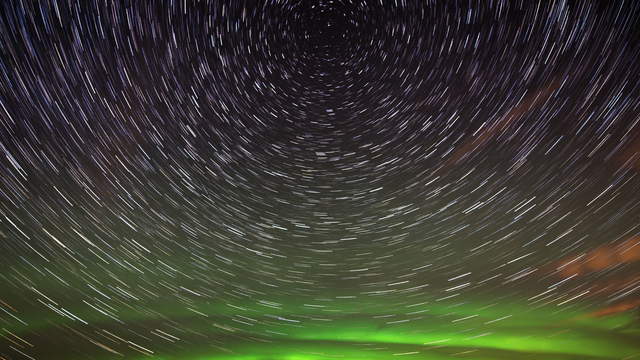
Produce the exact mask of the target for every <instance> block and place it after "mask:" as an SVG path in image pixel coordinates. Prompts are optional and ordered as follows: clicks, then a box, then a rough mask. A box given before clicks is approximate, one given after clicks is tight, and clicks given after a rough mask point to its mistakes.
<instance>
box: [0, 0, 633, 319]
mask: <svg viewBox="0 0 640 360" xmlns="http://www.w3.org/2000/svg"><path fill="white" fill-rule="evenodd" d="M0 7H1V8H0V9H1V10H0V230H1V231H2V233H1V234H0V236H1V239H0V240H1V241H0V261H1V262H2V264H6V269H7V270H6V271H4V270H3V273H2V276H1V277H0V284H1V285H2V286H1V288H2V291H1V292H2V293H3V294H5V295H3V296H6V297H7V298H12V299H14V298H15V299H22V300H21V301H24V302H26V303H29V304H32V305H33V306H34V307H36V306H40V305H39V304H38V303H36V302H35V300H34V298H33V296H34V295H33V291H32V290H31V289H32V287H36V288H38V287H39V286H48V287H49V288H50V290H49V291H50V292H49V293H48V296H49V297H50V298H51V299H53V300H54V299H65V298H66V299H69V298H74V299H76V300H77V301H80V300H82V299H85V298H89V297H90V296H92V295H89V293H87V291H90V290H87V288H86V284H93V285H94V286H95V287H98V286H102V285H104V286H103V287H104V289H103V291H104V292H109V293H110V294H112V295H113V296H120V295H118V292H110V291H111V290H109V289H112V288H110V287H109V286H108V285H105V284H107V283H109V281H112V282H114V283H115V282H116V280H114V279H113V278H111V279H110V280H104V278H105V274H107V273H109V272H111V273H112V274H120V275H118V276H117V277H118V279H119V280H120V281H123V282H125V283H127V284H128V285H129V286H130V287H131V288H130V292H131V293H132V294H133V295H134V296H136V297H137V298H139V299H146V298H147V297H149V296H151V295H149V293H147V292H145V291H143V290H141V288H140V287H137V285H140V286H142V285H144V288H145V289H150V290H151V291H152V292H153V291H155V292H157V293H163V294H166V296H169V297H171V296H178V295H179V293H180V290H179V289H180V287H181V286H185V287H190V288H191V289H194V291H197V292H200V293H201V295H203V296H207V297H210V298H212V299H214V298H215V299H233V298H236V297H240V298H249V299H251V298H252V297H253V296H255V294H256V293H255V292H259V293H261V294H266V295H265V298H268V297H269V296H271V295H273V296H274V297H275V296H289V295H290V296H295V297H300V298H303V297H309V298H319V297H323V296H327V294H342V295H344V296H355V297H359V298H361V299H363V300H366V301H370V302H375V296H377V295H379V294H396V295H407V296H422V295H424V296H429V297H432V298H438V297H445V296H450V295H452V294H456V295H457V296H461V297H462V296H465V295H474V294H475V295H478V294H481V295H485V296H496V297H498V296H501V295H502V294H510V293H516V294H522V297H523V298H525V299H526V298H528V297H529V296H530V295H529V294H534V295H535V294H537V293H539V292H541V291H546V289H547V288H548V286H549V285H550V283H549V282H550V281H552V280H549V279H547V280H545V277H544V275H545V274H541V272H540V271H536V269H539V268H542V267H544V266H545V264H548V263H549V262H553V261H556V260H558V259H562V258H564V257H566V256H569V255H571V254H575V253H579V252H581V251H586V250H588V249H591V248H593V247H594V246H597V245H601V244H605V243H615V242H617V241H621V240H625V239H628V238H631V237H633V236H636V235H638V232H639V230H638V226H639V225H640V223H639V220H640V219H639V217H638V214H639V213H640V212H639V209H638V204H640V191H638V189H640V180H639V178H638V170H639V169H640V165H639V164H640V160H639V159H640V158H639V155H638V151H639V150H640V135H639V134H640V132H639V129H640V124H639V122H640V121H639V120H640V117H638V114H639V113H640V79H639V75H638V74H640V62H639V61H638V58H639V57H640V40H639V39H640V33H639V32H638V29H639V25H640V24H639V21H638V19H639V17H638V16H639V15H640V7H639V6H638V3H637V2H634V1H609V2H599V1H553V2H552V1H548V2H547V1H542V2H536V1H509V2H507V1H484V0H482V1H423V0H420V1H417V0H416V1H413V0H390V1H387V0H385V1H357V2H348V1H329V0H327V1H321V0H315V1H284V0H281V1H275V0H273V1H235V0H234V1H186V2H185V1H157V2H146V1H129V2H127V1H115V2H102V1H78V2H75V1H73V2H66V1H55V2H52V1H44V0H43V1H40V2H28V1H14V0H8V1H3V2H2V4H1V5H0ZM20 269H22V270H20ZM39 272H40V273H41V274H42V273H49V274H55V275H56V276H58V277H59V278H60V279H64V281H58V280H55V276H53V275H50V276H46V277H42V276H40V275H39V274H38V273H39ZM629 272H630V270H629V268H628V266H627V265H622V266H619V267H617V268H615V269H613V270H611V273H610V274H609V275H608V276H612V277H616V278H620V277H624V276H626V275H627V274H628V273H629ZM19 274H21V275H19ZM114 276H115V275H114ZM590 281H592V279H584V280H583V279H577V280H575V282H573V283H571V284H570V285H566V284H565V285H566V286H565V287H562V286H559V287H557V288H553V291H552V292H551V294H552V295H551V296H550V297H549V298H548V299H549V301H551V302H553V301H556V302H558V303H560V302H562V301H564V300H566V299H567V298H568V297H570V296H572V294H577V293H579V292H580V289H581V288H586V287H587V286H589V284H590ZM65 283H66V284H65ZM523 284H527V285H526V286H522V285H523ZM187 285H188V286H187ZM631 285H633V284H631ZM636 285H637V283H636ZM114 286H115V285H114ZM458 286H460V287H458ZM103 287H101V289H102V288H103ZM632 287H633V286H632ZM636 288H637V286H636ZM426 289H428V291H427V290H426ZM7 290H8V291H7ZM6 294H8V295H6ZM487 294H490V295H487ZM618 295H619V294H618ZM615 296H616V294H609V295H606V296H603V295H602V294H599V295H598V294H595V295H591V294H589V295H585V296H584V298H585V299H586V298H591V299H592V300H594V301H599V302H605V301H606V300H607V299H611V298H612V297H615ZM0 297H1V296H0ZM176 299H177V300H176V301H180V300H179V298H176Z"/></svg>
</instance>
